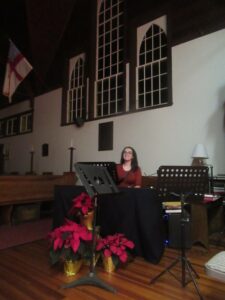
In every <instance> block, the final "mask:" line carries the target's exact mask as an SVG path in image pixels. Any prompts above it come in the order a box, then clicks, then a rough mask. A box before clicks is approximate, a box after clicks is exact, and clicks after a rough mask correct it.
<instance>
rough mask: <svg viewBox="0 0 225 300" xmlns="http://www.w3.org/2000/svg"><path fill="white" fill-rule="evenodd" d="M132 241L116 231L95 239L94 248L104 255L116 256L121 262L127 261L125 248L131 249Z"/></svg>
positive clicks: (132, 246)
mask: <svg viewBox="0 0 225 300" xmlns="http://www.w3.org/2000/svg"><path fill="white" fill-rule="evenodd" d="M133 248H134V243H133V242H132V241H130V240H128V239H127V238H126V237H125V236H124V234H122V233H117V234H115V235H108V236H107V237H105V238H101V239H99V240H98V241H97V245H96V250H97V251H102V252H103V255H104V256H106V257H109V256H113V257H118V258H119V260H120V261H121V262H123V263H125V262H126V261H127V258H128V254H127V250H129V249H133Z"/></svg>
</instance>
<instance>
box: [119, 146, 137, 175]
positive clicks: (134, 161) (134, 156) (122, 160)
mask: <svg viewBox="0 0 225 300" xmlns="http://www.w3.org/2000/svg"><path fill="white" fill-rule="evenodd" d="M127 148H129V149H131V150H132V152H133V158H132V161H131V170H132V171H135V170H136V169H137V168H138V159H137V153H136V151H135V150H134V148H133V147H130V146H126V147H124V148H123V151H122V153H121V159H120V163H121V164H123V163H124V158H123V153H124V151H125V149H127Z"/></svg>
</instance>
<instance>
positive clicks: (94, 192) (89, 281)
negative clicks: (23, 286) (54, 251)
mask: <svg viewBox="0 0 225 300" xmlns="http://www.w3.org/2000/svg"><path fill="white" fill-rule="evenodd" d="M75 170H76V173H77V175H78V176H79V178H80V180H81V182H82V183H83V184H84V186H85V188H86V190H87V192H88V194H89V196H90V197H94V220H93V228H92V249H91V262H90V270H89V274H88V275H87V276H86V277H83V278H80V279H78V280H75V281H72V282H70V283H67V284H65V285H63V286H62V287H63V288H71V287H76V286H80V285H94V286H97V287H100V288H103V289H105V290H107V291H110V292H113V293H115V292H116V290H115V288H113V287H111V286H109V285H108V284H107V283H105V282H104V281H102V280H101V279H99V278H98V277H97V275H96V272H95V246H96V239H97V236H96V216H97V206H98V195H100V194H114V193H118V192H119V191H118V189H117V187H116V185H115V184H114V182H113V180H112V178H111V177H110V175H109V173H108V171H107V169H106V168H104V167H100V166H93V165H86V164H79V163H77V164H75Z"/></svg>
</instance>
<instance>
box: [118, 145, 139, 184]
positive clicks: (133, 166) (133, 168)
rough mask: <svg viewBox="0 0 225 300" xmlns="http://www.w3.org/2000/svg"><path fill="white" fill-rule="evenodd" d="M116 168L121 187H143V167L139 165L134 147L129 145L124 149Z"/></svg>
mask: <svg viewBox="0 0 225 300" xmlns="http://www.w3.org/2000/svg"><path fill="white" fill-rule="evenodd" d="M116 170H117V177H118V186H119V187H133V188H140V187H141V169H140V167H139V166H138V160H137V153H136V151H135V150H134V149H133V148H132V147H130V146H127V147H125V148H124V149H123V151H122V154H121V160H120V164H118V165H117V166H116Z"/></svg>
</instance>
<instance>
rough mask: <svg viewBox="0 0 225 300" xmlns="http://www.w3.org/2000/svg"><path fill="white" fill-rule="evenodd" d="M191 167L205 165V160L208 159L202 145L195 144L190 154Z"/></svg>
mask: <svg viewBox="0 0 225 300" xmlns="http://www.w3.org/2000/svg"><path fill="white" fill-rule="evenodd" d="M192 158H193V161H192V166H204V165H206V163H205V159H207V158H209V156H208V153H207V150H206V147H205V146H204V145H203V144H196V145H195V147H194V149H193V152H192Z"/></svg>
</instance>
